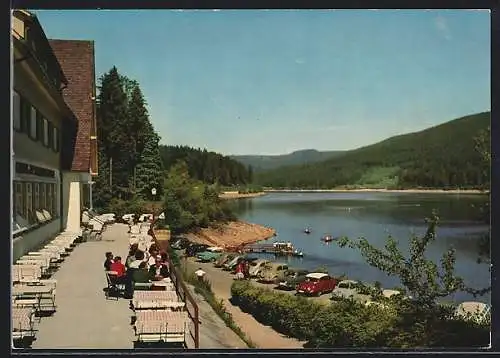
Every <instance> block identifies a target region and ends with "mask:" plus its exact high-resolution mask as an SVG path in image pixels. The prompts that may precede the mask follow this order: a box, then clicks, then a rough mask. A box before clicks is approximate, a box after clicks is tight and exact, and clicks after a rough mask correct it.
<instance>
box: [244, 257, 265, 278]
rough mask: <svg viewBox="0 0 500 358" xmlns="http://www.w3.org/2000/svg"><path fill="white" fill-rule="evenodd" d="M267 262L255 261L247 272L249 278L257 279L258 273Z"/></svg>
mask: <svg viewBox="0 0 500 358" xmlns="http://www.w3.org/2000/svg"><path fill="white" fill-rule="evenodd" d="M268 263H269V261H268V260H257V261H255V263H254V264H253V265H251V266H250V270H248V271H249V272H248V273H249V274H250V277H257V276H259V273H260V272H261V271H262V270H263V269H264V267H265V266H266V264H268Z"/></svg>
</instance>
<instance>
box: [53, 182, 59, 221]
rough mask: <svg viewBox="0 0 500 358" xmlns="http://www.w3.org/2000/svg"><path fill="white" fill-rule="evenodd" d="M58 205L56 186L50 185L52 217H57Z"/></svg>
mask: <svg viewBox="0 0 500 358" xmlns="http://www.w3.org/2000/svg"><path fill="white" fill-rule="evenodd" d="M57 209H58V205H57V185H56V184H52V215H53V216H58V214H59V213H58V212H59V210H57Z"/></svg>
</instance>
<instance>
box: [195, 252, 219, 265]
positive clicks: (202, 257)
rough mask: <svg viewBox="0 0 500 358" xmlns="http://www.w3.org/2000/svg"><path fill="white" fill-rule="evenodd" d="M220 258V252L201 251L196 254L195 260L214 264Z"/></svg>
mask: <svg viewBox="0 0 500 358" xmlns="http://www.w3.org/2000/svg"><path fill="white" fill-rule="evenodd" d="M221 256H222V252H213V251H209V250H208V249H207V250H206V251H202V252H199V253H197V254H196V258H197V259H198V261H200V262H215V260H217V259H218V258H219V257H221Z"/></svg>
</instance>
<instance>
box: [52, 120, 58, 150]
mask: <svg viewBox="0 0 500 358" xmlns="http://www.w3.org/2000/svg"><path fill="white" fill-rule="evenodd" d="M52 132H53V133H52V149H53V150H54V151H55V152H58V151H59V130H58V129H57V127H55V126H54V128H52Z"/></svg>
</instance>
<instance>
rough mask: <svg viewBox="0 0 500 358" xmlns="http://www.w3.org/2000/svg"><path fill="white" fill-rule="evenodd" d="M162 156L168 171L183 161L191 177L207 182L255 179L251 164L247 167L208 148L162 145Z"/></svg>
mask: <svg viewBox="0 0 500 358" xmlns="http://www.w3.org/2000/svg"><path fill="white" fill-rule="evenodd" d="M160 156H161V160H162V163H163V167H164V169H165V170H166V171H168V170H169V169H170V168H171V167H173V166H174V165H175V164H177V163H178V162H180V161H182V162H184V163H185V164H186V166H187V169H188V171H189V175H190V177H191V178H193V179H194V180H199V181H202V182H204V183H207V184H220V185H222V186H233V185H242V184H243V185H244V184H250V183H251V182H252V180H253V178H252V177H253V170H252V167H251V166H249V167H247V166H245V165H243V164H242V163H240V162H237V161H236V160H234V159H231V158H230V157H228V156H224V155H222V154H219V153H215V152H209V151H207V150H206V149H196V148H191V147H189V146H185V145H181V146H178V145H175V146H174V145H161V146H160Z"/></svg>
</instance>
